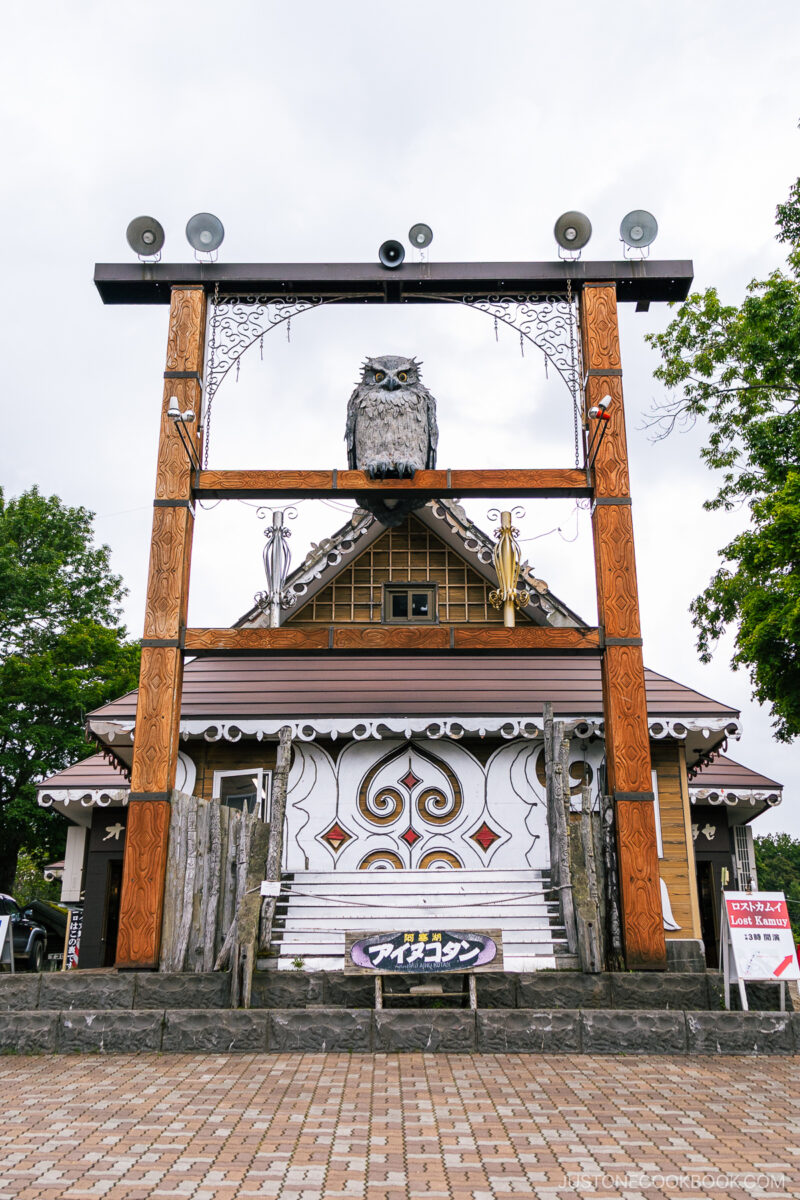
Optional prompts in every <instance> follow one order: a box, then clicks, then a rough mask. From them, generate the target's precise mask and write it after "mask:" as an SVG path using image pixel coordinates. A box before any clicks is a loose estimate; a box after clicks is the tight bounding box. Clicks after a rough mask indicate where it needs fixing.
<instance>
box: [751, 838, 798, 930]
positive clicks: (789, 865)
mask: <svg viewBox="0 0 800 1200" xmlns="http://www.w3.org/2000/svg"><path fill="white" fill-rule="evenodd" d="M753 844H754V846H755V852H756V871H757V872H758V890H759V891H760V892H784V893H785V895H786V900H787V903H788V906H789V916H790V917H791V921H792V932H793V933H794V938H795V941H800V840H799V839H797V838H793V837H790V836H789V834H788V833H768V834H766V835H765V836H764V837H757V838H753Z"/></svg>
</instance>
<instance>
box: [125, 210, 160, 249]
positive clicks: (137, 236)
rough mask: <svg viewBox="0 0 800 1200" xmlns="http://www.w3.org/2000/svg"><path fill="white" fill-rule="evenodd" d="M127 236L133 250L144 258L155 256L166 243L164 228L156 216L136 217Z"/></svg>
mask: <svg viewBox="0 0 800 1200" xmlns="http://www.w3.org/2000/svg"><path fill="white" fill-rule="evenodd" d="M125 237H126V238H127V240H128V245H129V246H130V248H131V250H133V251H134V253H135V254H139V255H141V257H142V258H151V257H153V256H154V255H156V254H158V253H159V252H160V250H161V247H162V246H163V245H164V229H163V226H162V225H160V224H159V222H158V221H157V220H156V219H155V217H134V219H133V220H132V221H131V223H130V225H129V226H128V228H127V229H126V230H125Z"/></svg>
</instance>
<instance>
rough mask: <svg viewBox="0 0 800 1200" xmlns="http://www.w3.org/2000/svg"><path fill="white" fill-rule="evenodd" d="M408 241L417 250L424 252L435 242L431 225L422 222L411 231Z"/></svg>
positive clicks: (413, 226)
mask: <svg viewBox="0 0 800 1200" xmlns="http://www.w3.org/2000/svg"><path fill="white" fill-rule="evenodd" d="M408 240H409V242H410V243H411V245H412V246H413V247H414V249H415V250H424V249H425V248H426V246H430V244H431V242H432V241H433V230H432V229H431V227H430V225H425V224H424V222H422V221H420V222H418V224H416V225H412V226H411V228H410V229H409V231H408Z"/></svg>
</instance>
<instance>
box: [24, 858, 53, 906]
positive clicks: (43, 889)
mask: <svg viewBox="0 0 800 1200" xmlns="http://www.w3.org/2000/svg"><path fill="white" fill-rule="evenodd" d="M42 866H43V864H42V863H40V862H37V861H36V859H35V858H34V857H33V855H32V854H31V853H30V851H28V850H20V852H19V855H18V857H17V873H16V876H15V878H14V891H13V896H14V899H15V900H16V902H17V904H19V906H20V908H25V907H26V906H27V905H28V904H30V903H31V901H32V900H49V901H50V902H51V903H53V904H58V901H59V898H60V896H61V884H60V883H59V881H58V880H57V879H54V880H53V881H52V882H48V881H47V880H46V879H45V877H44V871H43V870H42Z"/></svg>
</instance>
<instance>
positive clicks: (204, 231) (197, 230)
mask: <svg viewBox="0 0 800 1200" xmlns="http://www.w3.org/2000/svg"><path fill="white" fill-rule="evenodd" d="M224 237H225V229H224V227H223V225H222V221H220V219H219V217H215V216H214V214H213V213H195V215H194V216H193V217H190V218H189V220H188V221H187V223H186V240H187V241H188V243H189V245H190V246H191V247H192V249H193V250H197V251H199V252H200V253H201V254H211V252H212V251H213V250H216V249H218V248H219V247H220V246H221V245H222V239H223V238H224Z"/></svg>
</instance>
